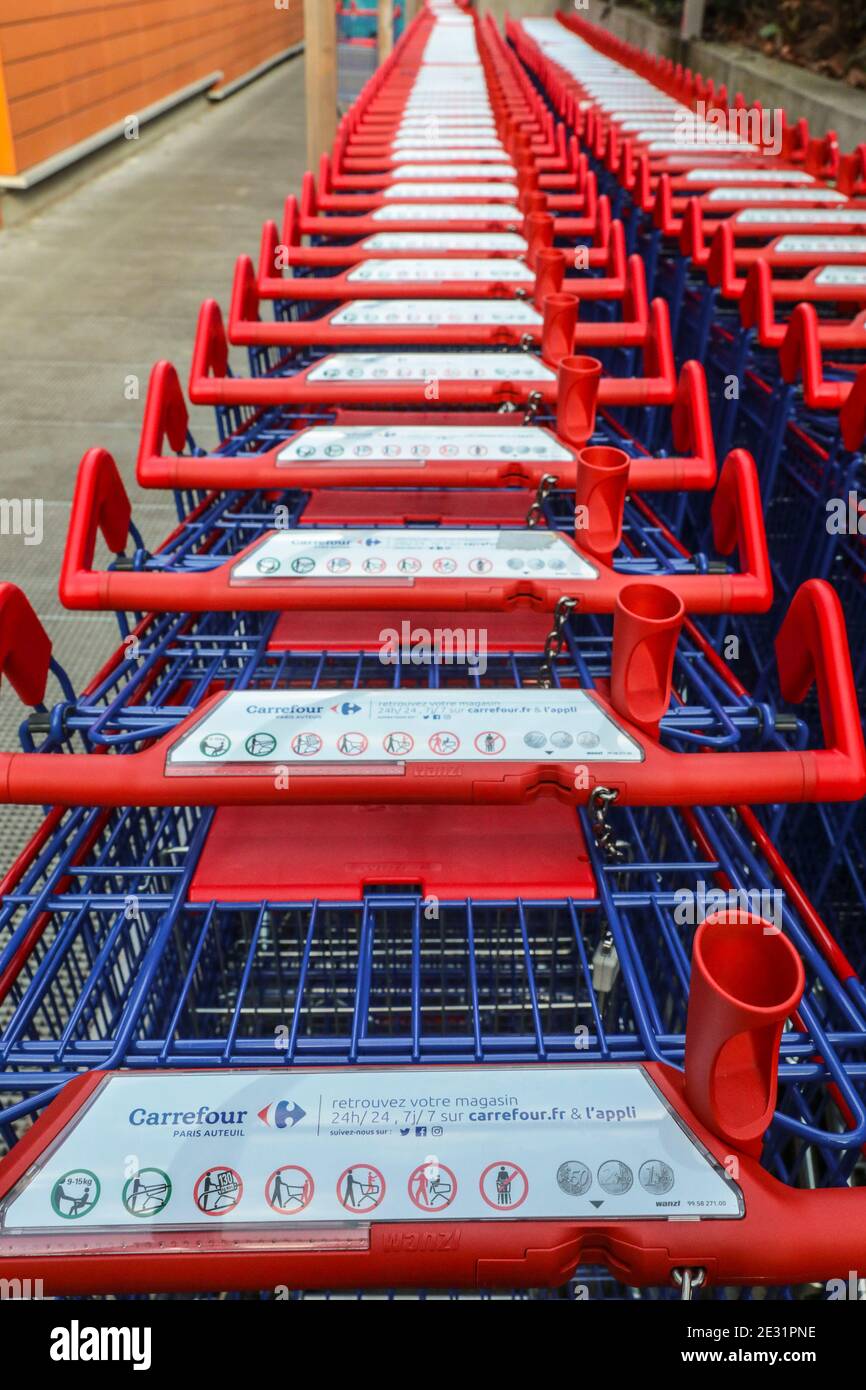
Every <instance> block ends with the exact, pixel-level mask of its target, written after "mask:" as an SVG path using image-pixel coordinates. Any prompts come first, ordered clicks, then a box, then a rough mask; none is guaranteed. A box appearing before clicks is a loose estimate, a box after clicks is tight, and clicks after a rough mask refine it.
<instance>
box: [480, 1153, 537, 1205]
mask: <svg viewBox="0 0 866 1390" xmlns="http://www.w3.org/2000/svg"><path fill="white" fill-rule="evenodd" d="M478 1188H479V1191H480V1192H481V1196H482V1197H483V1198H484V1200H485V1202H486V1203H487V1205H488V1206H489V1207H493V1209H494V1211H516V1210H517V1208H518V1207H521V1206H523V1203H524V1202H525V1201H526V1199H527V1197H528V1196H529V1178H528V1177H527V1176H526V1174H525V1173H524V1171H523V1169H522V1168H521V1166H520V1164H519V1163H512V1162H510V1160H508V1159H499V1160H498V1161H497V1162H496V1163H489V1164H488V1165H487V1167H486V1168H485V1169H484V1172H483V1173H482V1174H481V1177H480V1178H479V1179H478Z"/></svg>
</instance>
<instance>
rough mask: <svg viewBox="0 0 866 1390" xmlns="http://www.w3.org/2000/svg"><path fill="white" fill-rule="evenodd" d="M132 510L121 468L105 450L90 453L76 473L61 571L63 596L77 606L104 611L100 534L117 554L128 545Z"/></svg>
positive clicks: (91, 450) (95, 450)
mask: <svg viewBox="0 0 866 1390" xmlns="http://www.w3.org/2000/svg"><path fill="white" fill-rule="evenodd" d="M131 520H132V506H131V503H130V501H129V497H128V496H127V492H126V488H125V487H124V486H123V480H122V478H121V476H120V473H119V472H118V469H117V464H116V463H115V461H114V459H113V458H112V456H111V454H109V453H108V451H107V450H106V449H88V451H87V453H86V454H85V455H84V458H83V459H82V460H81V465H80V467H79V469H78V478H77V480H76V484H75V493H74V496H73V499H72V511H71V514H70V518H69V534H68V535H67V538H66V549H65V551H64V554H63V563H62V565H61V568H60V586H59V587H60V597H61V601H62V602H63V603H64V604H65V603H66V602H67V600H68V601H69V602H70V604H72V603H74V604H75V605H76V606H78V607H84V608H98V607H99V606H100V595H101V591H102V590H101V582H100V580H101V576H100V575H99V574H98V572H95V571H94V570H93V557H94V554H95V551H96V537H97V534H98V532H100V531H101V532H102V535H103V537H104V539H105V542H106V545H107V546H108V547H109V549H110V550H111V551H113V552H114V554H116V555H117V554H120V552H121V551H123V550H124V548H125V546H126V539H127V536H128V535H129V523H130V521H131Z"/></svg>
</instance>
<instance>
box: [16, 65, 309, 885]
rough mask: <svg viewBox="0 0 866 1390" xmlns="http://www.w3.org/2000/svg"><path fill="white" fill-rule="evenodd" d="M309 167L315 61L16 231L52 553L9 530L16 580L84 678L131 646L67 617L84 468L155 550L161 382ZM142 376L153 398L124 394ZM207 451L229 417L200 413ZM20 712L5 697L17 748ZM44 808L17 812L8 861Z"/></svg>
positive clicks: (197, 419)
mask: <svg viewBox="0 0 866 1390" xmlns="http://www.w3.org/2000/svg"><path fill="white" fill-rule="evenodd" d="M304 167H305V155H304V83H303V59H302V58H298V59H295V60H293V61H291V62H289V63H286V64H283V65H282V66H280V67H278V68H276V69H275V70H274V71H273V72H272V73H270V74H269V75H268V76H266V77H264V78H262V79H261V80H260V81H258V82H256V83H254V84H253V85H252V86H250V87H248V88H246V89H245V90H243V91H241V92H239V93H238V94H237V95H236V96H234V97H231V98H229V99H228V100H226V101H225V102H222V103H214V104H210V103H201V104H197V105H196V106H194V107H191V108H190V115H189V117H188V118H187V119H186V120H185V121H183V122H182V123H177V124H175V125H173V126H172V128H171V129H169V130H168V131H167V132H165V133H159V132H152V133H151V134H150V135H149V136H148V134H147V131H146V130H145V132H144V133H143V136H142V140H141V142H140V146H139V147H137V148H136V150H135V153H134V154H132V155H130V156H129V157H128V158H126V159H124V160H123V161H122V162H121V163H120V164H118V165H117V166H116V167H114V168H113V169H109V170H108V171H106V172H103V173H101V174H99V175H98V176H97V177H95V178H94V179H93V180H92V181H91V182H88V183H86V184H84V185H83V186H82V187H80V188H78V189H77V190H75V191H73V192H71V193H70V194H69V195H68V196H67V197H64V198H62V199H60V200H59V201H58V202H56V203H54V204H52V205H51V206H50V207H49V208H47V209H46V210H45V211H43V212H42V213H41V214H39V215H38V216H36V217H35V218H33V219H32V220H30V221H27V222H24V223H21V224H18V225H15V226H12V227H9V228H8V229H6V230H0V497H3V498H13V497H21V498H33V497H42V498H43V499H44V518H45V534H44V540H43V541H42V544H41V545H38V546H35V545H25V544H24V541H23V539H22V538H20V537H12V536H0V578H2V579H11V580H14V581H15V582H16V583H18V584H20V585H21V586H22V587H23V588H24V589H25V590H26V592H27V594H28V596H29V598H30V600H31V602H32V603H33V605H34V607H35V608H36V610H37V612H38V613H39V616H40V617H41V618H42V619H43V621H44V622H45V624H46V626H47V627H48V629H49V632H50V633H51V635H52V636H53V638H54V639H55V651H56V655H57V657H58V658H59V660H60V661H61V662H62V664H63V665H64V666H66V667H67V669H68V670H69V671H70V673H71V675H72V677H73V680H74V682H75V683H76V685H78V684H80V683H83V682H84V681H85V680H86V679H87V678H88V677H89V676H90V675H91V674H92V673H93V671H94V670H95V669H96V668H97V666H98V664H100V662H101V661H102V660H103V659H104V658H105V657H106V656H107V655H108V654H109V652H110V650H111V648H112V646H113V645H114V642H115V634H116V625H115V622H114V619H113V618H111V617H108V616H105V615H101V614H93V615H72V614H67V613H64V612H63V611H62V609H61V607H60V604H59V601H58V599H57V592H56V585H57V574H58V569H59V564H60V557H61V555H62V553H63V546H64V542H65V538H66V528H67V519H68V514H69V499H70V497H71V495H72V488H73V483H74V479H75V474H76V470H77V466H78V462H79V460H80V458H81V455H82V453H83V452H84V451H85V449H87V448H89V447H90V446H92V445H95V444H98V445H102V446H103V447H105V448H107V449H109V450H110V451H111V452H112V453H113V454H114V456H115V458H116V460H117V462H118V465H119V467H120V470H121V473H122V475H123V477H124V479H125V481H126V484H127V487H128V488H129V490H130V494H131V495H132V497H133V502H134V515H135V517H136V520H137V521H138V523H139V527H140V529H141V530H142V532H143V534H144V539H145V541H146V542H147V543H148V544H155V543H157V542H158V541H160V540H161V539H162V538H163V536H164V535H165V534H166V532H167V531H168V530H169V529H170V528H171V525H172V522H173V516H174V513H173V507H172V502H171V498H170V497H169V498H167V499H163V498H161V497H160V495H159V494H156V493H143V492H142V491H140V490H139V489H138V488H137V487H136V485H135V483H134V476H133V475H134V461H135V455H136V451H137V445H138V430H139V424H140V420H141V412H142V408H143V399H144V393H145V390H146V386H147V379H148V374H149V371H150V368H151V365H152V364H153V362H155V361H156V360H158V359H159V358H161V357H167V358H168V359H169V360H170V361H172V362H174V363H175V364H176V366H177V367H178V370H179V371H180V375H181V380H183V381H185V380H186V377H187V374H188V371H189V359H190V352H191V347H192V341H193V333H194V330H195V322H196V316H197V313H198V308H199V305H200V303H201V301H202V300H203V299H206V298H208V297H214V298H216V299H218V300H219V301H220V304H221V305H222V307H223V310H225V309H226V307H227V302H228V295H229V291H230V286H231V276H232V270H233V265H234V259H235V257H236V256H237V255H239V254H240V253H241V252H247V253H249V254H251V255H253V256H256V255H257V253H258V241H259V231H260V228H261V224H262V222H263V221H264V219H265V218H266V217H279V212H280V209H281V206H282V200H283V198H284V196H285V194H286V193H287V192H288V191H289V190H290V189H292V188H297V186H298V183H299V181H300V177H301V175H302V173H303V171H304ZM133 375H134V376H137V377H138V379H139V382H140V386H141V399H139V400H128V399H126V398H125V383H126V380H127V378H128V377H130V376H133ZM193 428H194V431H195V433H196V435H197V437H199V438H200V439H201V440H202V442H203V443H205V444H209V443H211V442H214V441H215V432H214V429H213V417H212V413H211V412H210V411H205V410H200V411H197V412H195V413H194V415H193ZM21 713H22V711H21V706H20V705H19V703H18V701H17V699H16V697H15V695H14V692H13V691H12V690H11V688H10V687H9V686H8V684H7V683H6V682H4V683H3V686H2V689H0V747H3V748H11V747H13V746H17V727H18V724H19V722H20V718H21ZM34 820H35V815H34V816H31V815H29V814H24V815H22V813H21V812H17V811H16V812H12V811H10V810H2V809H0V867H5V865H6V863H7V862H8V858H9V850H10V849H11V848H12V845H13V843H20V841H21V836H22V834H23V832H24V829H25V826H26V824H32V823H34Z"/></svg>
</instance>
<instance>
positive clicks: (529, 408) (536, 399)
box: [523, 391, 542, 425]
mask: <svg viewBox="0 0 866 1390" xmlns="http://www.w3.org/2000/svg"><path fill="white" fill-rule="evenodd" d="M541 402H542V395H541V392H540V391H530V393H529V395H528V396H527V398H526V410H525V411H524V413H523V423H524V425H531V424H532V421H533V420H534V419H535V417H536V415H537V414H538V412H539V410H540V409H541Z"/></svg>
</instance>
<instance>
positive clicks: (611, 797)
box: [588, 787, 628, 859]
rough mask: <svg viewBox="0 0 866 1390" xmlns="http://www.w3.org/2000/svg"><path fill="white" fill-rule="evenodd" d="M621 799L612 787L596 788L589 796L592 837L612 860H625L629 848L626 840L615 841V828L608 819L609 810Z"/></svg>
mask: <svg viewBox="0 0 866 1390" xmlns="http://www.w3.org/2000/svg"><path fill="white" fill-rule="evenodd" d="M618 797H619V792H618V791H614V790H612V788H610V787H594V788H593V790H592V791H591V792H590V795H589V808H588V809H589V819H590V823H591V825H592V836H593V839H594V840H595V843H596V844H597V845H598V847H599V849H600V850H602V851H603V852H604V853H605V854H606V855H607V856H608V858H610V859H624V858H625V851H626V849H627V848H628V845H627V843H626V842H625V841H624V840H615V839H614V837H613V826H612V825H611V823H610V821H609V820H608V819H607V808H608V806H611V805H612V804H613V803H614V802H615V801H616V800H617V799H618Z"/></svg>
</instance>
